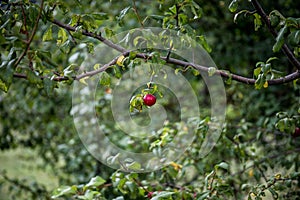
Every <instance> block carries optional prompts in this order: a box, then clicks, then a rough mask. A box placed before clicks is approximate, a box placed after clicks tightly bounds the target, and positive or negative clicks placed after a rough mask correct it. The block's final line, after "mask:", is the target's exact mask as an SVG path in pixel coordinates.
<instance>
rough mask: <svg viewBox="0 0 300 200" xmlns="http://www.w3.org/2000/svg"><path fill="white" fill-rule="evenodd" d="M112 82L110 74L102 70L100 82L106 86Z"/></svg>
mask: <svg viewBox="0 0 300 200" xmlns="http://www.w3.org/2000/svg"><path fill="white" fill-rule="evenodd" d="M110 82H111V78H110V75H109V74H108V73H107V72H102V73H101V76H100V84H101V85H104V86H109V85H110Z"/></svg>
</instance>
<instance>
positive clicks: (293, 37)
mask: <svg viewBox="0 0 300 200" xmlns="http://www.w3.org/2000/svg"><path fill="white" fill-rule="evenodd" d="M288 42H289V43H290V44H291V45H292V46H298V45H299V42H300V30H297V31H293V32H291V34H289V36H288Z"/></svg>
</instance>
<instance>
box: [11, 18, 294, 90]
mask: <svg viewBox="0 0 300 200" xmlns="http://www.w3.org/2000/svg"><path fill="white" fill-rule="evenodd" d="M51 22H52V23H54V24H56V25H57V26H59V27H61V28H64V29H66V30H68V31H69V32H75V31H76V28H75V27H73V26H70V25H67V24H64V23H62V22H60V21H58V20H52V21H51ZM82 34H83V35H85V36H87V37H92V38H95V39H97V40H99V41H101V42H103V43H104V44H106V45H107V46H108V47H110V48H113V49H115V50H117V51H119V52H120V53H122V55H123V56H125V57H126V56H129V52H130V51H128V50H126V49H125V48H123V47H122V46H120V45H117V44H115V43H113V42H111V41H110V40H107V39H106V38H104V37H102V36H101V35H98V34H95V33H92V32H89V31H86V30H84V31H82ZM136 57H138V58H142V59H146V60H148V59H151V56H149V55H147V54H145V53H138V54H136ZM117 59H118V57H116V58H114V59H113V60H112V61H110V62H109V63H107V64H105V65H103V66H102V67H101V68H99V69H97V70H92V71H89V72H86V73H83V74H80V75H77V76H74V77H72V79H74V80H80V79H82V78H84V77H91V76H94V75H96V74H98V73H101V72H103V71H105V70H107V69H108V68H109V67H110V66H112V65H115V64H116V62H117ZM161 59H163V60H165V61H166V63H169V64H175V65H178V66H182V67H186V66H191V67H193V68H195V69H197V70H199V71H201V72H205V73H208V69H209V68H208V67H206V66H202V65H198V64H197V63H192V62H186V61H182V60H179V59H175V58H170V57H161ZM214 75H220V76H221V77H224V78H231V79H232V80H235V81H238V82H241V83H245V84H249V85H253V84H255V81H256V80H255V79H253V78H247V77H244V76H241V75H237V74H232V73H228V72H225V71H224V70H216V72H215V73H214ZM14 77H18V78H25V79H27V76H26V75H24V74H14ZM40 78H41V79H44V78H46V77H40ZM297 78H300V72H299V71H298V70H297V71H295V72H293V73H291V74H288V75H286V76H284V77H280V78H277V79H272V80H268V84H269V85H279V84H283V83H288V82H291V81H293V80H296V79H297ZM69 79H70V78H69V77H65V76H57V77H54V78H53V79H52V80H54V81H65V80H69Z"/></svg>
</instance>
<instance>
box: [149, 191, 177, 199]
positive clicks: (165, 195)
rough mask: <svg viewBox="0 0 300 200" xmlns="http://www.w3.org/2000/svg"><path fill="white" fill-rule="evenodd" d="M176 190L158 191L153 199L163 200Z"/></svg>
mask: <svg viewBox="0 0 300 200" xmlns="http://www.w3.org/2000/svg"><path fill="white" fill-rule="evenodd" d="M174 193H175V192H167V191H163V192H160V193H158V195H156V196H155V197H152V198H151V200H161V199H162V198H166V197H171V196H172V195H173V194H174Z"/></svg>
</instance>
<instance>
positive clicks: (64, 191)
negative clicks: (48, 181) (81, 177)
mask: <svg viewBox="0 0 300 200" xmlns="http://www.w3.org/2000/svg"><path fill="white" fill-rule="evenodd" d="M76 192H77V186H75V185H73V186H62V187H59V188H57V189H56V190H55V191H54V192H53V195H52V196H51V198H53V199H55V198H58V197H62V196H72V195H74V194H76Z"/></svg>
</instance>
